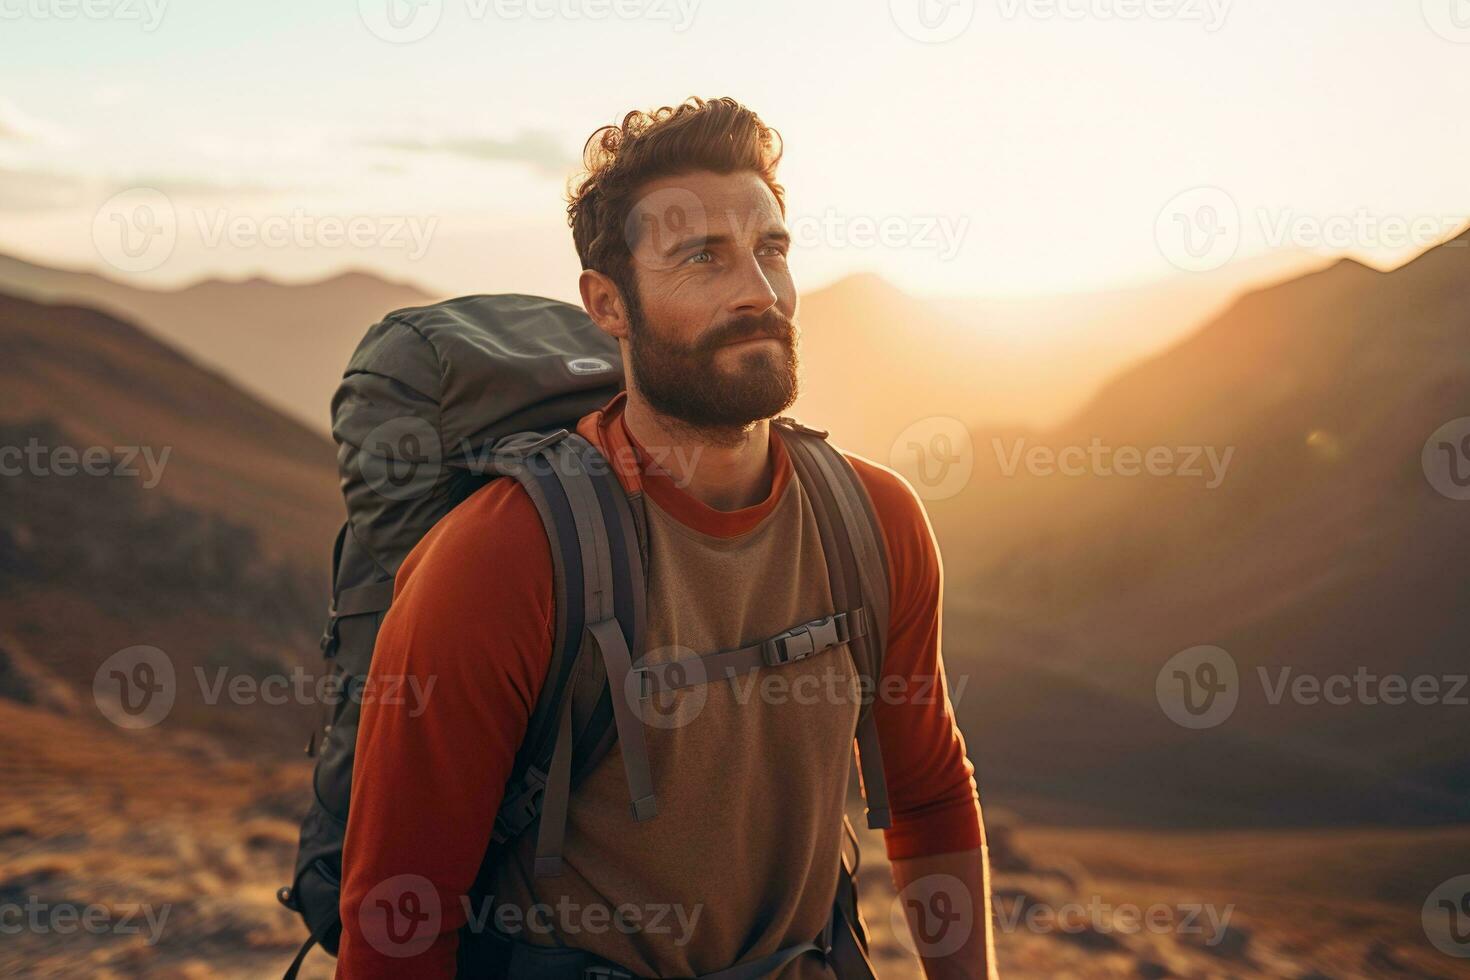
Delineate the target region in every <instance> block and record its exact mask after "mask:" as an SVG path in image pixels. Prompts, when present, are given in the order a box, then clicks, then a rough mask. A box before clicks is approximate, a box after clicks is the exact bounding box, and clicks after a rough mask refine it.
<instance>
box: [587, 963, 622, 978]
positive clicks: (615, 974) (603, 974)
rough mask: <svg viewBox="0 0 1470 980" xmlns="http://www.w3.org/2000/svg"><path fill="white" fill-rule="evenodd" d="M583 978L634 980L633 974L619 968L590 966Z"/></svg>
mask: <svg viewBox="0 0 1470 980" xmlns="http://www.w3.org/2000/svg"><path fill="white" fill-rule="evenodd" d="M582 976H583V978H584V980H634V977H633V974H631V973H629V972H628V971H627V970H624V969H623V968H622V967H619V966H589V967H587V968H586V969H585V970H583V971H582Z"/></svg>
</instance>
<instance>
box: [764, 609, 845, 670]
mask: <svg viewBox="0 0 1470 980" xmlns="http://www.w3.org/2000/svg"><path fill="white" fill-rule="evenodd" d="M840 642H842V641H841V640H839V639H838V637H837V617H835V616H826V617H824V618H822V619H814V620H812V621H811V622H810V623H803V624H802V625H800V626H796V627H793V628H792V629H789V630H787V631H786V632H784V633H781V634H779V635H777V636H773V637H771V638H770V639H769V640H767V641H766V643H765V649H764V650H763V651H762V656H763V657H764V659H765V662H766V665H767V666H769V667H776V666H779V665H781V664H789V663H791V662H793V661H796V660H805V659H806V658H807V657H810V656H811V655H812V654H814V653H820V652H821V651H823V650H826V649H828V648H829V647H835V646H836V645H837V644H838V643H840Z"/></svg>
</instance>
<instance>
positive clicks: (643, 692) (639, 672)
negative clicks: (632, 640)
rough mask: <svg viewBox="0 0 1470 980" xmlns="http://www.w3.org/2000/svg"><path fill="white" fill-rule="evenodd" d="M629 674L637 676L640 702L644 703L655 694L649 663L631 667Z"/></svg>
mask: <svg viewBox="0 0 1470 980" xmlns="http://www.w3.org/2000/svg"><path fill="white" fill-rule="evenodd" d="M628 674H629V675H630V676H632V677H635V678H637V687H636V689H637V691H638V703H639V704H642V703H643V702H644V701H647V700H648V699H649V698H650V697H652V696H653V681H652V677H651V675H650V674H649V671H648V667H647V665H640V666H637V667H633V668H631V669H629V671H628Z"/></svg>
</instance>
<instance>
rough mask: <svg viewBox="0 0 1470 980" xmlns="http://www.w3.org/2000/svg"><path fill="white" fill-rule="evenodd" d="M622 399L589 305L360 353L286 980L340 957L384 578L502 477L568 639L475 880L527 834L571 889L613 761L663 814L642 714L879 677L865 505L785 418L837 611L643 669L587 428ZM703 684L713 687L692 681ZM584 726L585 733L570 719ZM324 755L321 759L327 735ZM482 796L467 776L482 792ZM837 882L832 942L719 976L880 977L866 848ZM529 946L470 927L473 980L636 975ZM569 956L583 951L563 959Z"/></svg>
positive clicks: (411, 317)
mask: <svg viewBox="0 0 1470 980" xmlns="http://www.w3.org/2000/svg"><path fill="white" fill-rule="evenodd" d="M622 384H623V372H622V366H621V363H620V358H619V352H618V348H617V343H616V341H614V340H613V339H611V338H609V337H608V336H606V335H605V334H603V333H602V331H600V330H598V329H597V327H596V326H595V325H594V324H593V323H592V321H591V320H590V319H589V318H588V317H587V315H586V314H585V313H584V312H583V311H582V310H581V309H580V308H578V307H575V306H571V305H568V304H566V303H561V302H557V301H555V300H549V299H542V298H539V297H533V296H519V295H503V296H466V297H461V298H459V299H454V300H449V301H446V302H443V303H436V304H434V305H432V306H423V307H415V308H411V309H404V310H398V311H396V312H394V313H390V314H389V315H388V316H387V317H385V318H384V319H383V320H382V321H381V322H379V323H377V324H376V325H374V326H373V327H372V328H371V329H370V330H369V331H368V333H367V336H366V337H364V338H363V340H362V342H361V344H359V345H358V348H357V351H356V352H355V353H354V354H353V356H352V359H351V361H350V362H349V364H348V366H347V370H346V372H345V374H344V376H343V380H342V384H341V386H340V387H339V388H338V390H337V393H336V396H335V397H334V398H333V400H332V435H333V437H334V438H335V440H336V442H337V445H338V454H337V459H338V466H339V470H340V473H341V478H342V488H343V496H344V498H345V500H346V504H347V515H348V516H347V521H346V523H345V524H344V525H343V527H342V529H341V531H339V532H338V535H337V541H336V544H335V546H334V548H333V554H332V567H333V583H332V602H331V607H330V609H329V613H328V621H327V627H326V630H325V633H324V634H323V636H322V642H321V647H322V652H323V654H324V656H325V659H326V669H327V670H328V671H330V672H331V674H332V675H333V676H334V677H335V678H336V679H337V680H338V681H339V689H340V690H341V691H342V692H343V696H342V697H340V698H338V699H336V703H335V704H332V705H329V706H327V707H326V709H325V710H326V711H327V713H328V714H329V717H327V718H324V721H323V724H322V726H321V728H320V729H319V730H314V731H313V732H312V734H311V737H310V740H309V741H308V745H307V752H308V754H313V755H316V757H317V762H316V772H315V776H314V779H313V786H314V794H313V797H312V800H311V804H310V809H309V810H308V812H307V815H306V818H305V820H304V821H303V824H302V828H301V842H300V847H299V850H298V853H297V860H296V869H295V877H294V879H293V881H292V883H291V885H290V886H288V887H285V888H282V889H281V890H280V893H279V895H278V897H279V899H280V901H281V902H282V904H284V905H285V906H286V907H288V908H290V909H292V910H293V911H296V912H298V913H300V914H301V916H302V918H303V920H304V921H305V924H306V927H307V930H308V931H309V933H310V935H309V937H308V938H307V940H306V942H305V943H304V944H303V946H302V948H301V950H300V952H299V953H298V954H297V956H296V958H295V960H294V961H293V962H292V964H291V966H290V968H289V969H288V971H287V973H286V977H287V980H291V978H294V977H295V975H296V973H297V971H298V970H299V969H300V966H301V963H302V961H303V960H304V959H305V957H306V954H307V952H309V951H310V949H311V947H312V946H313V945H318V944H319V945H321V946H322V947H323V948H325V949H326V950H327V951H328V952H330V953H332V954H333V955H335V954H336V952H337V945H338V942H339V940H340V936H341V920H340V917H339V912H338V901H339V898H340V888H341V881H342V843H343V839H344V837H345V835H346V831H347V811H348V805H349V802H350V797H351V790H352V764H353V756H354V753H355V749H356V738H357V727H358V715H359V709H360V700H361V699H360V698H358V697H354V693H355V692H357V691H360V690H361V688H362V685H363V683H364V681H365V679H366V677H367V674H368V670H369V667H370V665H371V662H372V654H373V645H374V642H375V641H376V639H377V634H378V628H379V626H380V625H381V624H382V621H383V616H384V614H385V613H386V612H387V610H388V607H389V605H390V604H391V603H392V599H393V579H394V575H395V574H396V573H397V571H398V568H399V566H400V565H401V564H402V562H403V560H404V559H405V558H406V557H407V556H408V553H409V552H410V551H411V550H412V549H413V547H414V546H415V545H416V544H417V543H418V541H419V539H421V538H422V537H423V536H424V535H425V534H426V533H427V532H428V531H429V529H430V528H432V527H433V526H434V525H435V524H436V523H437V522H438V521H439V520H440V518H442V517H443V516H444V515H445V514H447V513H449V511H450V510H451V509H453V508H454V507H455V506H456V505H458V504H459V503H460V502H462V501H463V500H465V499H466V498H467V497H469V495H470V494H472V493H474V492H475V490H477V489H478V488H479V487H481V486H483V485H484V484H485V483H487V482H488V481H490V480H492V479H497V478H509V479H514V480H516V481H518V482H519V483H520V485H521V486H522V487H523V488H524V489H525V491H526V493H527V494H528V495H529V496H530V499H531V501H532V502H533V503H534V505H535V507H536V510H537V511H538V512H539V514H540V515H541V519H542V522H543V524H544V526H545V530H546V535H547V538H548V540H549V541H550V543H551V556H552V564H553V572H554V595H555V603H554V605H555V615H556V631H555V638H554V641H553V644H552V649H551V657H550V664H549V669H548V673H547V681H546V683H545V684H544V685H543V687H542V691H541V695H540V698H539V700H538V702H537V704H536V706H535V708H534V709H533V711H532V714H531V718H530V722H529V725H528V728H527V731H526V737H525V740H524V742H523V743H522V744H521V746H520V748H519V751H518V753H517V756H516V761H515V765H514V768H513V770H512V775H511V778H510V780H509V783H508V784H507V786H506V787H505V795H504V798H503V801H502V803H501V807H500V811H499V813H498V814H497V816H496V818H495V826H494V831H493V841H492V844H491V846H490V848H489V852H488V853H487V854H486V858H485V863H484V865H483V866H482V868H481V874H480V876H479V880H478V881H477V884H476V891H478V892H480V894H482V895H483V894H484V893H485V891H484V889H483V888H482V885H483V884H485V883H487V882H488V875H489V873H490V871H491V870H492V867H493V866H492V863H491V862H492V861H493V860H495V858H496V857H497V856H498V855H499V854H501V853H503V852H504V849H505V845H507V844H508V843H509V842H510V841H512V840H514V839H516V838H517V837H519V836H520V835H521V834H523V833H526V832H528V831H530V830H532V829H533V828H534V829H535V832H536V834H537V837H536V842H537V843H536V868H535V870H536V874H537V875H538V876H540V875H555V874H557V873H559V872H560V869H561V868H560V866H561V844H562V841H563V839H564V833H565V826H566V816H567V803H568V799H569V796H570V793H571V788H572V786H574V785H575V784H576V783H577V782H578V780H579V779H581V777H582V776H584V775H585V774H586V773H587V772H589V771H590V770H591V768H592V767H593V766H594V765H596V764H597V762H598V761H600V760H601V759H602V758H603V756H604V755H605V754H606V753H607V751H608V749H609V747H610V746H611V745H612V744H613V740H614V739H616V740H618V742H619V744H620V746H621V749H622V751H621V755H622V758H623V763H624V768H625V775H626V778H627V782H628V789H629V801H630V805H631V808H632V813H633V816H634V819H635V820H638V821H644V820H650V819H652V818H654V817H655V815H656V813H657V805H656V794H655V791H654V785H653V779H652V775H651V773H650V771H649V763H648V753H647V749H646V746H645V742H644V737H643V728H642V723H641V722H640V721H639V719H638V716H637V713H636V712H635V711H634V710H633V707H632V704H631V703H630V700H631V699H632V698H634V697H648V696H650V695H651V694H652V693H653V692H655V691H657V690H669V689H675V688H678V687H681V686H688V685H689V684H691V683H695V681H694V680H693V678H696V677H698V678H707V679H709V680H715V679H721V678H725V677H729V676H733V675H735V674H740V673H744V672H746V671H749V670H755V669H772V668H779V667H780V665H782V664H785V663H789V662H792V661H795V660H800V659H803V658H805V657H808V656H812V655H813V654H816V653H820V652H822V651H823V650H827V649H830V648H831V647H833V646H836V645H838V644H841V643H848V644H849V649H850V651H851V653H852V657H853V660H854V662H855V664H856V667H857V670H858V674H859V678H860V679H861V681H862V683H863V687H862V690H864V691H872V690H873V689H874V684H875V682H876V681H877V679H878V678H879V676H880V674H881V668H882V663H883V651H884V644H885V637H886V634H887V625H888V594H889V593H888V567H887V556H886V553H885V551H884V546H883V538H882V534H881V532H880V529H879V526H878V523H877V520H876V516H875V514H874V511H873V507H872V502H871V500H870V499H869V498H868V495H867V492H866V490H865V489H864V487H863V485H862V482H861V480H860V479H859V478H858V476H857V474H856V473H855V472H854V471H853V469H852V467H851V465H850V464H849V463H848V461H847V460H846V458H844V457H843V455H842V454H841V453H840V452H838V451H837V450H836V449H835V448H834V447H832V446H831V445H829V444H828V442H827V440H826V433H824V432H819V431H816V430H813V429H809V428H806V427H804V426H802V425H800V424H798V423H796V422H795V421H793V420H791V419H786V418H782V419H778V420H776V424H777V425H778V427H779V429H778V437H779V438H781V439H783V441H784V442H785V443H786V446H787V448H788V450H789V455H790V458H791V461H792V464H793V467H794V469H795V471H796V475H797V478H798V479H799V480H800V481H801V483H802V485H803V487H804V488H805V490H806V492H807V494H808V496H809V497H810V498H811V501H812V505H813V508H814V511H815V514H816V518H817V523H818V527H819V530H820V533H821V537H822V545H823V550H824V551H825V553H826V554H827V556H828V560H829V564H828V574H829V576H830V579H831V589H832V596H833V601H834V605H835V606H836V610H835V611H834V613H833V615H830V616H827V617H825V618H823V619H820V620H817V621H815V622H809V623H797V624H793V625H792V626H791V628H789V629H787V630H783V631H782V632H781V633H779V634H777V635H776V636H773V637H768V638H765V639H763V640H762V641H760V642H758V643H753V644H751V645H749V646H746V647H743V648H741V649H736V650H722V651H716V652H714V653H710V654H706V655H704V656H702V657H699V658H697V659H699V660H700V661H701V667H702V668H703V669H700V670H688V669H687V668H688V664H686V663H683V662H682V661H676V662H674V663H672V664H657V665H649V666H647V667H643V666H637V658H638V657H639V655H640V654H641V652H642V647H643V642H642V640H643V631H644V616H645V608H644V599H645V594H644V582H645V576H646V572H647V561H648V558H647V539H646V529H645V524H644V512H643V502H642V500H641V495H640V494H629V493H627V492H626V491H625V490H624V488H623V486H622V484H621V483H619V482H618V480H617V477H616V476H615V475H614V474H613V472H612V467H611V466H610V465H608V463H607V461H606V460H605V459H603V458H602V456H601V454H600V453H599V452H598V450H597V448H596V447H594V446H593V445H591V444H590V443H589V442H587V441H586V440H585V439H583V438H582V437H581V436H580V435H578V434H576V432H575V431H574V429H575V427H576V424H577V422H578V420H579V419H580V418H581V417H582V416H584V415H586V414H587V413H588V412H591V411H594V410H596V409H597V408H599V407H601V406H602V405H603V404H605V403H606V402H607V401H608V400H609V399H611V398H612V397H613V396H614V395H615V394H616V393H617V392H618V391H619V390H620V389H621V388H622ZM705 682H707V681H705V680H701V681H699V683H705ZM574 717H575V718H576V719H578V722H577V724H575V725H574V723H573V718H574ZM319 736H320V748H319V750H318V744H317V743H318V737H319ZM855 736H856V740H857V743H858V747H859V750H860V751H859V756H860V759H861V768H862V784H863V788H864V792H865V795H866V798H867V803H868V824H869V826H872V827H886V826H888V825H889V814H888V802H887V791H886V788H885V783H884V779H883V763H882V756H881V754H880V752H879V748H878V739H877V731H876V727H875V725H874V723H873V719H872V716H871V705H870V704H869V705H865V706H864V708H863V711H862V712H861V715H860V721H859V724H858V728H857V731H856V732H855ZM471 778H473V777H472V774H471ZM843 823H844V829H845V831H846V835H847V841H846V844H847V846H845V847H844V849H843V852H844V853H843V860H842V873H841V875H840V879H839V881H838V882H836V883H835V885H836V894H835V896H834V903H833V908H834V912H833V916H832V920H831V922H829V924H828V926H827V928H826V929H824V930H823V933H822V935H821V936H818V937H816V938H814V939H813V940H812V941H810V942H807V943H804V944H800V945H798V946H793V947H790V948H788V949H785V950H780V951H778V952H777V953H776V954H773V955H772V956H769V957H764V958H761V959H760V960H757V961H753V962H747V963H742V964H738V965H736V966H734V967H731V968H730V969H729V970H723V971H720V972H719V973H717V974H712V975H710V976H711V977H714V978H717V980H753V978H755V977H760V976H764V975H766V974H768V973H770V972H773V971H774V970H776V969H777V968H779V967H780V966H782V965H783V964H785V963H787V962H789V961H791V960H792V959H795V958H796V957H797V956H801V955H804V954H807V953H812V952H817V953H820V954H822V955H825V956H827V957H828V958H829V961H830V962H831V963H832V965H833V967H834V969H836V970H837V972H838V975H839V976H840V977H843V978H844V980H845V978H847V977H858V978H867V977H872V976H873V973H872V967H871V965H870V964H869V962H868V959H867V933H866V928H865V926H864V923H863V921H862V919H861V917H860V916H859V914H858V910H857V893H856V888H855V886H854V881H853V878H854V875H855V873H856V870H857V861H858V856H857V851H856V838H855V835H854V834H853V832H852V828H851V826H850V825H847V821H846V819H845V818H844V821H843ZM528 946H529V944H524V943H507V942H506V941H505V940H504V938H503V937H499V936H498V935H484V934H476V933H472V932H471V931H470V930H469V929H468V928H466V929H465V930H462V933H461V942H460V975H461V976H492V975H508V976H512V977H520V976H537V977H542V976H545V977H551V978H555V977H557V976H566V977H575V978H577V980H581V978H582V977H584V976H603V977H626V978H632V976H633V975H632V974H630V973H628V972H627V971H625V970H622V969H621V968H620V967H618V966H617V965H616V964H609V963H605V962H603V961H600V960H597V959H596V958H595V957H592V956H591V955H590V954H586V955H581V954H580V951H572V950H567V949H565V948H561V947H553V948H552V949H553V950H555V951H556V952H557V953H559V954H560V955H557V956H554V957H552V958H550V959H538V956H540V955H541V954H540V953H539V952H538V950H537V949H535V948H527V947H528ZM568 954H571V955H568Z"/></svg>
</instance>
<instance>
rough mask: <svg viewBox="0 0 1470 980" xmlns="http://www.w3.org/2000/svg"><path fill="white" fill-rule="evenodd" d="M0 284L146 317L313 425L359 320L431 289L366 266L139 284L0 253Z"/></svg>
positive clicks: (418, 300)
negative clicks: (313, 275)
mask: <svg viewBox="0 0 1470 980" xmlns="http://www.w3.org/2000/svg"><path fill="white" fill-rule="evenodd" d="M0 290H4V291H5V292H8V293H10V294H12V295H15V296H19V297H25V298H28V299H33V300H38V301H41V302H69V303H80V304H84V305H86V306H91V307H95V308H98V309H101V310H104V311H107V312H109V313H112V314H114V315H116V316H119V317H122V318H123V319H126V320H131V321H135V322H137V323H141V324H144V325H145V326H146V327H147V328H148V329H149V330H151V331H152V332H153V333H154V334H155V335H156V336H158V337H159V338H161V339H163V340H165V341H167V342H169V343H171V344H173V345H174V346H176V347H178V348H179V349H180V350H181V351H183V352H184V353H186V354H188V355H190V356H192V357H193V358H195V359H196V360H197V361H199V363H201V364H203V365H206V366H208V367H212V368H215V369H217V370H218V371H220V372H222V373H224V374H225V375H226V376H228V377H229V378H231V379H232V380H234V381H235V383H237V384H239V385H240V386H241V387H243V388H244V389H245V390H247V391H248V392H250V393H251V394H253V395H254V396H255V397H257V398H258V399H260V400H261V401H262V402H264V403H265V404H267V405H270V406H271V407H273V408H276V409H278V410H280V411H282V412H284V413H286V414H287V415H290V416H292V417H294V418H295V419H296V420H297V421H300V422H304V423H305V424H306V425H308V426H310V427H312V428H314V429H316V430H317V431H319V432H326V431H328V429H329V427H330V420H329V418H328V409H329V403H330V400H331V396H332V392H333V391H334V390H335V389H336V386H337V382H338V381H339V380H340V379H341V377H342V369H343V368H344V367H345V366H346V365H347V360H348V358H349V357H350V356H351V355H352V351H353V350H354V349H355V348H356V346H357V343H358V341H359V340H361V339H362V335H363V333H365V332H366V330H367V328H368V327H369V326H370V325H372V324H373V323H374V322H376V321H377V320H379V319H381V318H382V316H383V314H384V313H387V312H388V311H389V310H394V309H398V308H400V307H405V306H417V305H420V304H422V303H427V302H431V301H432V297H431V296H429V294H427V293H424V292H422V291H420V290H419V289H418V288H416V287H414V286H410V285H406V284H402V283H395V282H388V281H386V280H384V279H380V278H378V277H377V276H374V275H370V274H368V273H364V272H346V273H343V274H341V275H337V276H333V277H331V278H329V279H323V280H321V281H319V282H312V283H301V284H285V283H279V282H274V281H272V280H269V279H259V278H256V279H245V280H240V281H230V282H227V281H223V280H218V279H210V280H206V281H204V282H200V283H196V284H194V285H191V286H188V287H185V288H183V289H177V290H164V291H160V290H151V289H142V288H137V287H133V286H129V285H126V284H124V283H120V282H116V281H114V280H111V279H108V278H106V277H104V276H99V275H95V274H93V273H89V272H78V271H66V270H60V269H52V268H47V267H45V266H41V265H37V264H34V263H31V262H26V261H23V260H21V259H17V258H12V257H6V256H0Z"/></svg>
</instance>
